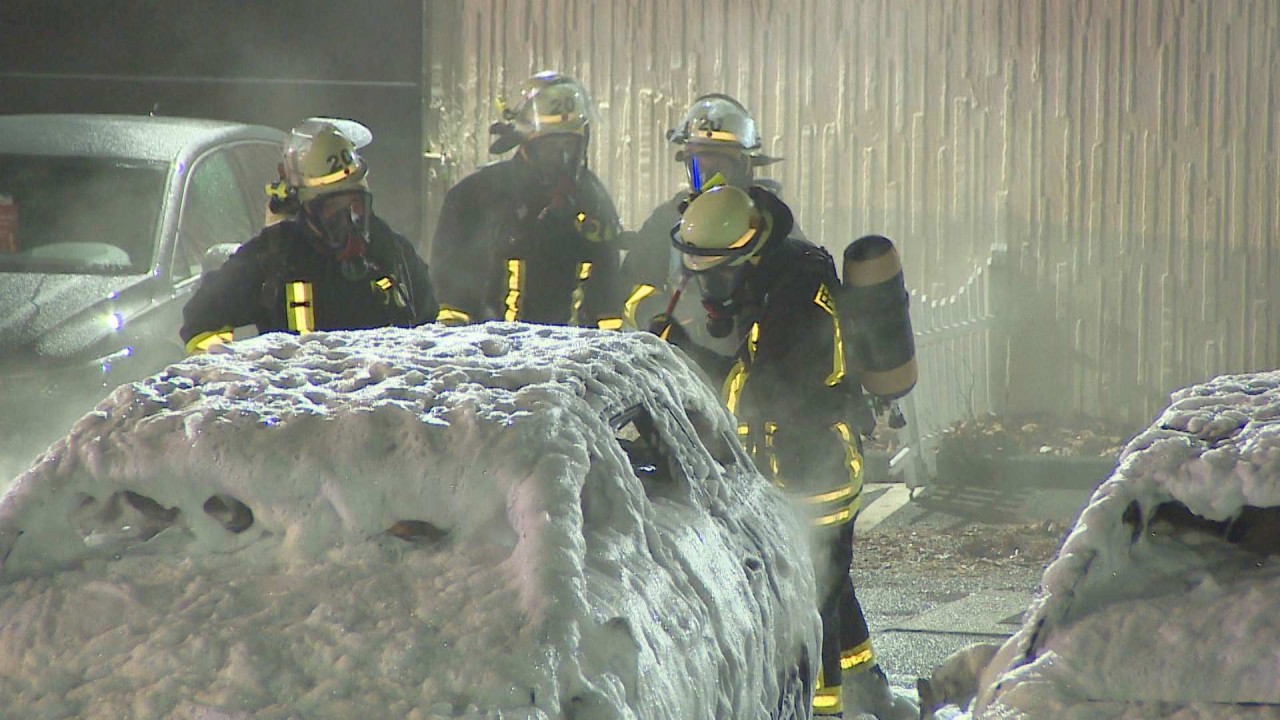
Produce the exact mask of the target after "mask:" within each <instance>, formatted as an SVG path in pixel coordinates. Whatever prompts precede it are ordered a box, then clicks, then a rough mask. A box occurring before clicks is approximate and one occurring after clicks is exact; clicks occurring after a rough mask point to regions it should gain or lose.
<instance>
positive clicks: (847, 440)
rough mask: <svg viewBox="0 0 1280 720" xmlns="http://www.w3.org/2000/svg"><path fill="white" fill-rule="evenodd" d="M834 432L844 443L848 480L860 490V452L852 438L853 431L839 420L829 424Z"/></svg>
mask: <svg viewBox="0 0 1280 720" xmlns="http://www.w3.org/2000/svg"><path fill="white" fill-rule="evenodd" d="M831 429H832V430H835V432H836V434H837V435H839V436H840V442H841V443H842V444H843V445H844V464H845V467H846V468H848V470H849V481H850V482H851V483H853V485H854V487H856V488H858V490H859V491H861V490H862V454H861V453H859V452H858V444H857V442H855V441H854V439H853V431H852V430H850V429H849V426H848V425H847V424H846V423H845V422H844V421H843V420H841V421H839V422H837V423H836V424H834V425H832V426H831Z"/></svg>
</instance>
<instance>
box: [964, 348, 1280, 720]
mask: <svg viewBox="0 0 1280 720" xmlns="http://www.w3.org/2000/svg"><path fill="white" fill-rule="evenodd" d="M1277 419H1280V372H1268V373H1260V374H1255V375H1231V376H1223V377H1219V378H1217V379H1215V380H1212V381H1210V382H1207V383H1204V384H1201V385H1195V386H1192V387H1189V388H1186V389H1183V390H1180V391H1178V392H1177V393H1175V394H1174V395H1173V397H1172V403H1171V404H1170V406H1169V407H1168V409H1166V410H1165V411H1164V413H1163V414H1162V415H1161V416H1160V417H1159V418H1158V419H1157V420H1156V421H1155V422H1154V423H1153V424H1152V425H1151V427H1150V428H1148V429H1147V430H1146V431H1144V432H1143V433H1141V434H1140V435H1138V436H1137V437H1136V438H1134V439H1133V440H1132V441H1131V442H1130V443H1129V444H1128V446H1127V447H1126V448H1125V450H1124V452H1123V453H1122V454H1121V456H1120V463H1119V466H1118V468H1117V469H1116V471H1115V473H1114V474H1113V475H1112V476H1111V478H1109V479H1108V480H1107V481H1106V482H1104V483H1103V484H1102V485H1101V486H1099V488H1098V489H1097V491H1096V492H1095V493H1094V495H1093V498H1092V499H1091V500H1090V502H1089V504H1088V506H1087V507H1086V508H1085V509H1084V510H1083V512H1082V513H1081V515H1080V518H1079V520H1078V521H1077V522H1076V524H1075V527H1074V528H1073V530H1072V531H1071V533H1070V535H1069V536H1068V537H1067V539H1066V540H1065V541H1064V544H1063V546H1062V548H1061V549H1060V550H1059V552H1058V555H1057V556H1056V557H1055V558H1054V560H1053V561H1052V562H1051V563H1050V564H1049V566H1048V567H1047V568H1046V570H1045V573H1044V576H1043V579H1042V580H1041V587H1040V592H1039V596H1038V597H1037V599H1036V600H1035V601H1034V602H1033V603H1032V605H1031V608H1030V610H1029V612H1028V613H1027V616H1026V619H1025V621H1024V625H1023V627H1022V628H1021V629H1020V630H1019V631H1018V632H1017V633H1016V634H1015V635H1014V636H1013V637H1012V638H1010V639H1009V641H1008V642H1007V643H1005V645H1004V646H1003V647H1002V648H1001V649H1000V651H999V653H998V654H997V655H996V657H995V658H994V659H993V660H992V662H991V664H990V666H989V667H988V668H987V670H986V673H985V674H984V678H983V686H984V687H983V689H982V690H981V692H980V693H979V695H978V698H977V700H976V701H975V706H974V712H973V716H974V717H975V718H988V719H999V720H1013V719H1014V718H1023V719H1026V720H1031V719H1033V718H1034V719H1039V718H1049V717H1052V718H1065V719H1068V720H1069V719H1072V718H1079V719H1081V720H1084V719H1086V718H1088V719H1089V720H1118V719H1120V718H1149V717H1161V718H1179V719H1186V720H1191V719H1192V718H1216V719H1222V718H1240V719H1243V718H1280V683H1277V678H1280V654H1277V652H1276V648H1277V647H1280V622H1277V620H1276V617H1277V616H1278V615H1280V600H1278V598H1280V423H1278V422H1277Z"/></svg>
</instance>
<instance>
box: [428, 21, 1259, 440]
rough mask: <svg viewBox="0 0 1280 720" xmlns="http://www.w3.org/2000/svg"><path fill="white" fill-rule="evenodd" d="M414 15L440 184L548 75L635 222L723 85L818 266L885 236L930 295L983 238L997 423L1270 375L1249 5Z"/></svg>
mask: <svg viewBox="0 0 1280 720" xmlns="http://www.w3.org/2000/svg"><path fill="white" fill-rule="evenodd" d="M426 1H427V7H428V11H429V13H430V20H429V22H430V26H431V35H430V38H431V41H430V43H429V46H430V50H429V60H430V61H431V63H432V72H431V80H432V84H433V86H434V93H433V97H432V98H431V101H430V107H429V113H428V118H427V122H426V124H427V127H428V137H429V144H430V145H431V146H432V149H439V150H443V152H444V153H445V154H446V155H447V156H448V161H447V163H446V165H445V167H446V168H447V174H446V176H447V177H449V178H452V179H455V180H456V179H457V178H458V177H461V176H462V174H465V173H466V172H469V171H470V170H472V169H474V168H475V167H476V166H477V165H478V164H481V163H484V162H488V161H489V160H490V158H489V157H488V156H487V154H486V153H485V148H486V146H487V142H488V136H487V127H488V125H489V123H490V122H491V121H492V120H493V119H494V110H493V99H494V98H496V97H498V96H499V95H500V94H503V93H505V92H508V91H509V90H510V89H511V88H512V87H513V86H515V85H516V84H518V83H519V81H520V80H522V79H523V78H524V77H526V76H527V75H529V74H531V73H532V72H535V71H537V70H541V69H548V68H554V69H560V70H562V71H565V72H568V73H570V74H572V75H575V76H577V77H579V78H580V79H582V80H583V81H584V82H585V83H586V85H587V86H588V87H589V88H590V89H591V90H592V92H593V93H594V95H595V96H596V99H597V101H598V103H599V110H600V116H601V117H600V122H599V123H598V124H597V126H596V127H595V128H594V130H593V133H594V135H593V138H594V140H593V142H594V148H593V151H592V157H591V162H592V165H593V167H594V168H595V169H596V170H597V172H599V174H600V175H601V177H602V178H603V179H604V180H605V182H606V184H607V185H608V186H609V187H610V188H611V189H612V191H613V193H614V197H615V200H616V201H617V203H618V205H619V208H620V210H621V211H622V214H623V218H624V221H625V222H626V223H627V224H629V225H635V224H638V223H639V222H640V221H641V220H642V219H643V218H644V216H645V215H646V214H647V212H648V210H649V209H650V208H651V207H652V206H653V205H655V204H656V203H657V202H658V201H659V200H660V199H662V198H665V197H668V196H670V194H671V193H672V192H673V191H674V190H675V189H676V188H677V187H678V185H679V183H680V180H681V174H680V172H679V167H678V165H677V164H676V163H675V162H674V161H673V160H672V157H671V156H672V149H671V148H670V147H669V146H667V145H666V144H665V142H664V140H663V134H664V132H665V130H666V129H667V128H668V127H670V126H671V125H672V124H674V123H675V122H676V121H677V120H678V119H679V117H680V116H681V115H682V113H683V110H684V108H685V106H686V105H687V103H688V102H689V101H690V100H691V99H692V98H694V97H695V96H697V95H699V94H701V93H703V92H710V91H722V92H728V93H730V94H732V95H734V96H736V97H738V98H739V99H740V100H742V101H743V102H744V103H745V104H746V105H747V107H749V108H751V109H752V110H753V111H754V112H755V113H756V115H757V119H758V120H759V121H760V124H761V126H762V130H763V134H764V136H765V149H766V151H767V152H769V153H770V154H773V155H780V156H782V157H785V158H786V159H787V160H786V162H784V163H781V164H780V165H776V166H774V167H773V169H772V173H771V174H772V175H773V176H774V177H776V178H778V179H779V180H781V181H782V183H783V186H784V192H783V194H784V197H785V198H786V199H788V200H789V201H790V203H791V204H792V206H793V208H794V209H795V210H796V212H797V215H798V217H799V221H800V223H801V225H802V226H803V227H804V228H805V229H806V231H807V232H808V234H809V235H810V236H811V237H813V238H815V239H819V240H821V241H822V242H823V244H825V245H827V246H828V247H829V248H831V249H832V250H833V251H834V252H836V253H838V252H839V251H840V250H841V249H843V246H844V245H845V244H846V243H847V242H848V241H849V240H851V239H853V238H855V237H857V236H859V235H862V234H865V233H873V232H874V233H880V234H885V235H887V236H889V237H891V238H893V239H894V240H895V241H896V242H897V243H898V244H899V246H900V247H901V249H902V251H903V256H904V261H905V264H906V270H907V274H908V281H909V284H911V285H912V286H914V287H915V288H917V289H919V290H921V291H923V292H925V293H926V294H927V295H929V296H933V297H941V296H943V295H946V294H948V293H950V292H952V291H953V290H955V289H956V288H958V287H960V286H961V284H963V282H964V281H965V280H966V279H967V278H968V277H969V276H970V275H971V274H972V273H973V271H974V269H975V268H976V267H978V266H979V265H981V264H982V263H984V262H985V261H986V259H987V258H988V257H989V255H990V248H991V246H992V245H993V244H1004V245H1007V246H1008V248H1009V258H1010V261H1011V262H1012V263H1013V266H1014V267H1015V268H1016V269H1017V270H1018V271H1019V277H1020V278H1021V281H1020V286H1019V288H1018V291H1017V293H1018V297H1019V302H1018V303H1017V306H1016V307H1015V308H1011V310H1014V311H1016V313H1015V317H1014V318H1013V320H1012V321H1011V322H1013V323H1014V325H1013V327H1012V328H1011V329H1012V331H1013V332H1014V333H1015V334H1014V337H1015V338H1016V341H1015V347H1014V348H1013V349H1012V350H1011V355H1010V357H1011V365H1012V366H1013V372H1012V373H1011V374H1010V383H1011V384H1010V388H1009V391H1008V394H1009V403H1008V408H1009V410H1010V411H1011V412H1037V411H1043V412H1047V413H1050V414H1052V415H1055V416H1060V417H1063V416H1066V415H1069V414H1072V413H1083V414H1087V415H1095V416H1096V415H1111V416H1118V417H1120V418H1122V419H1125V420H1127V421H1130V422H1145V421H1146V420H1148V419H1149V415H1150V414H1151V413H1153V412H1155V410H1156V409H1157V408H1158V407H1159V406H1161V405H1162V404H1163V402H1164V401H1165V398H1166V396H1167V393H1168V392H1169V391H1170V390H1172V389H1174V388H1176V387H1179V386H1181V385H1184V384H1186V383H1188V382H1191V381H1194V380H1198V379H1202V378H1205V377H1208V376H1210V375H1213V374H1217V373H1221V372H1228V371H1243V370H1247V369H1254V368H1262V367H1270V366H1273V365H1275V364H1277V355H1278V346H1280V333H1278V332H1277V328H1276V323H1277V320H1278V319H1280V316H1278V315H1277V302H1278V301H1280V298H1278V297H1277V294H1278V293H1280V282H1277V280H1276V275H1277V273H1276V262H1277V254H1276V250H1275V242H1276V241H1275V239H1274V238H1276V236H1277V230H1280V212H1278V211H1277V208H1276V201H1277V189H1278V187H1280V186H1278V184H1277V179H1278V175H1280V164H1278V162H1277V159H1278V158H1277V140H1280V127H1278V123H1277V119H1276V114H1277V111H1278V110H1280V38H1278V37H1277V26H1278V23H1280V3H1278V2H1274V0H1204V1H1192V0H1046V1H1044V2H1034V1H1031V0H963V1H961V0H956V1H953V2H942V1H938V0H862V1H853V0H701V1H699V0H682V1H680V2H676V1H675V0H613V1H609V0H600V1H596V2H590V1H588V0H456V1H444V0H441V1H437V0H426Z"/></svg>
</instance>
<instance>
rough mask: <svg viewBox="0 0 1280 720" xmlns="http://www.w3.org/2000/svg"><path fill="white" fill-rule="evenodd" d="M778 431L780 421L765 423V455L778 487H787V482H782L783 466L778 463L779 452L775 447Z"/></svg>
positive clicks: (774, 482)
mask: <svg viewBox="0 0 1280 720" xmlns="http://www.w3.org/2000/svg"><path fill="white" fill-rule="evenodd" d="M776 432H778V423H776V422H772V421H768V422H765V424H764V456H765V460H767V461H768V462H769V475H770V476H771V479H772V480H773V484H775V485H777V486H778V487H786V483H784V482H782V477H781V472H780V471H781V468H780V466H779V465H778V454H777V453H776V452H774V449H773V434H774V433H776Z"/></svg>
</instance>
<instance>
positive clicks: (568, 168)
mask: <svg viewBox="0 0 1280 720" xmlns="http://www.w3.org/2000/svg"><path fill="white" fill-rule="evenodd" d="M521 155H522V156H523V157H524V158H525V160H526V161H528V163H529V167H530V169H531V170H532V172H533V176H534V182H535V183H536V184H538V185H539V186H541V187H545V188H548V189H551V190H553V191H556V190H559V191H561V192H571V191H572V190H573V188H574V187H576V186H577V184H578V178H579V177H580V176H581V175H582V169H583V168H584V167H586V160H587V136H586V134H585V132H584V133H583V134H579V133H556V134H551V135H543V136H541V137H537V138H534V139H532V140H529V141H528V142H526V143H525V144H524V145H523V146H522V148H521Z"/></svg>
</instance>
